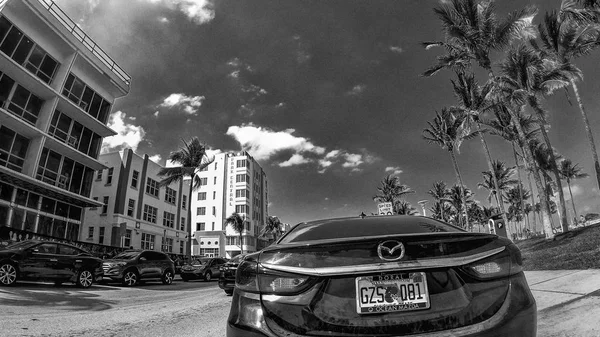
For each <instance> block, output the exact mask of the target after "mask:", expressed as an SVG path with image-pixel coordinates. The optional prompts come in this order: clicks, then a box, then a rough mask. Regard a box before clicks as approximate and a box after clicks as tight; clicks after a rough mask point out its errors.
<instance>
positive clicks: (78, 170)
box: [69, 163, 84, 194]
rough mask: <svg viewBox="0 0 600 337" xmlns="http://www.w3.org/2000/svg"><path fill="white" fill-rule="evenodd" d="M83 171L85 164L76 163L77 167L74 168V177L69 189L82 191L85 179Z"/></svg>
mask: <svg viewBox="0 0 600 337" xmlns="http://www.w3.org/2000/svg"><path fill="white" fill-rule="evenodd" d="M83 171H84V166H83V165H81V164H79V163H75V169H74V170H73V179H71V188H70V189H69V191H71V192H73V193H77V194H79V192H80V191H81V181H82V180H83Z"/></svg>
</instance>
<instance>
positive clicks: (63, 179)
mask: <svg viewBox="0 0 600 337" xmlns="http://www.w3.org/2000/svg"><path fill="white" fill-rule="evenodd" d="M74 164H75V162H74V161H73V160H71V159H69V158H66V157H65V159H64V160H63V165H62V169H61V172H60V175H61V176H60V177H59V178H58V185H59V186H58V187H60V188H64V189H69V184H70V182H71V176H72V175H73V166H74Z"/></svg>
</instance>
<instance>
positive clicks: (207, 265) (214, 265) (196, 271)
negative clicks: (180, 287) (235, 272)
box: [180, 257, 227, 280]
mask: <svg viewBox="0 0 600 337" xmlns="http://www.w3.org/2000/svg"><path fill="white" fill-rule="evenodd" d="M197 260H203V261H205V262H204V263H203V264H202V265H194V264H193V263H194V262H193V261H192V263H190V264H185V265H183V266H182V267H181V271H180V276H181V278H182V279H187V280H190V279H205V275H206V274H207V273H209V272H210V274H211V278H217V277H220V275H221V270H220V268H221V266H222V265H224V264H225V263H227V260H226V259H224V258H219V257H214V258H200V259H197Z"/></svg>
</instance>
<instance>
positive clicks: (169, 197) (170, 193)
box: [165, 186, 177, 205]
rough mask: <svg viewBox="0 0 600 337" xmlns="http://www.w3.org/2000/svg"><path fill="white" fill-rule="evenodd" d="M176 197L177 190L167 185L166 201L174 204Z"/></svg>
mask: <svg viewBox="0 0 600 337" xmlns="http://www.w3.org/2000/svg"><path fill="white" fill-rule="evenodd" d="M176 199H177V191H175V190H174V189H172V188H170V187H168V186H167V187H166V191H165V201H166V202H168V203H169V204H173V205H175V200H176Z"/></svg>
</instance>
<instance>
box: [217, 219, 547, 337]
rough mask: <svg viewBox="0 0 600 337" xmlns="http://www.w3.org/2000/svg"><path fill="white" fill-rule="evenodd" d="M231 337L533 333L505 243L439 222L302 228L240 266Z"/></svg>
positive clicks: (528, 299)
mask: <svg viewBox="0 0 600 337" xmlns="http://www.w3.org/2000/svg"><path fill="white" fill-rule="evenodd" d="M236 288H237V290H236V292H235V293H234V298H233V301H232V307H231V312H230V316H229V319H228V326H227V336H229V337H234V336H247V337H253V336H290V337H293V336H406V335H414V336H448V335H451V336H491V337H493V336H523V337H528V336H535V334H536V326H537V319H536V305H535V300H534V298H533V296H532V294H531V291H530V290H529V287H528V285H527V281H526V280H525V276H524V274H523V271H522V261H521V254H520V252H519V250H518V249H517V248H516V246H515V245H514V244H512V243H511V242H510V241H509V240H507V239H504V238H501V237H498V236H495V235H489V234H482V233H469V232H465V231H463V230H462V229H459V228H456V227H454V226H451V225H448V224H445V223H442V222H439V221H437V220H433V219H429V218H424V217H412V216H389V217H387V216H386V217H366V218H364V219H362V218H346V219H330V220H323V221H316V222H311V223H303V224H300V225H298V226H296V227H294V228H293V229H292V230H291V231H289V232H288V233H287V234H286V235H285V236H284V237H283V238H282V239H281V240H279V242H278V243H277V245H274V246H271V247H268V248H266V249H265V250H263V251H262V252H260V253H256V254H251V255H249V256H247V257H246V258H245V260H244V261H243V262H242V263H241V264H240V265H239V267H238V271H237V274H236Z"/></svg>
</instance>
